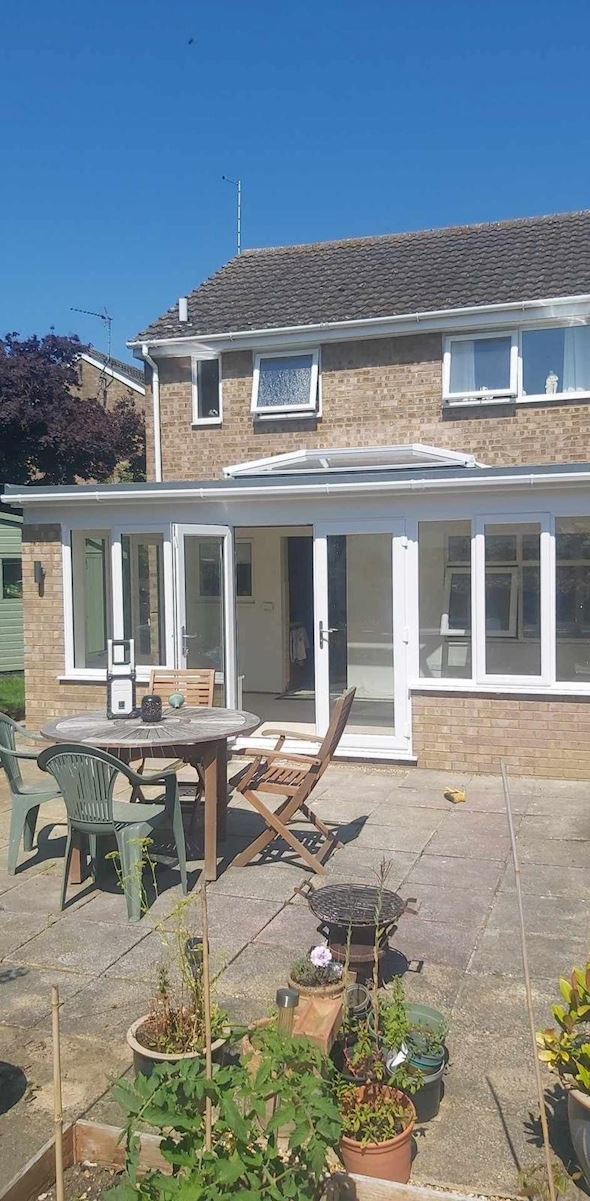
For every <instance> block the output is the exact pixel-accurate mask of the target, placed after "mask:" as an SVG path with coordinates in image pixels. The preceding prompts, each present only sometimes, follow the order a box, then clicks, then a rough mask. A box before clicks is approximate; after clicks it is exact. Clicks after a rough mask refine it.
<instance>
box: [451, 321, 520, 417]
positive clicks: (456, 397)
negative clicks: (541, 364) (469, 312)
mask: <svg viewBox="0 0 590 1201" xmlns="http://www.w3.org/2000/svg"><path fill="white" fill-rule="evenodd" d="M492 338H509V339H510V378H509V384H508V387H507V388H497V389H494V390H492V389H489V388H488V389H485V388H484V389H476V390H475V391H473V392H451V358H452V351H451V346H452V343H453V342H484V341H485V342H489V341H490V339H492ZM518 365H519V337H518V331H517V330H514V329H496V330H485V331H479V330H474V331H473V332H472V333H468V334H448V335H447V336H446V337H445V338H444V339H443V400H444V401H445V403H446V404H448V405H453V404H461V405H468V404H477V405H481V404H506V402H507V401H511V400H514V399H515V398H516V395H517V391H518V382H519V374H518Z"/></svg>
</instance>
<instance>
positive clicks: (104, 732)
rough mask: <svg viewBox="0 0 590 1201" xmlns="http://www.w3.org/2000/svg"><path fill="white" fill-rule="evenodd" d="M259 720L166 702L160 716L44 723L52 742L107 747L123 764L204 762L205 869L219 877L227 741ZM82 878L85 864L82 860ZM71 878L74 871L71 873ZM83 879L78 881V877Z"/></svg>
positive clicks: (97, 716)
mask: <svg viewBox="0 0 590 1201" xmlns="http://www.w3.org/2000/svg"><path fill="white" fill-rule="evenodd" d="M259 724H260V718H259V717H256V715H255V714H254V713H246V712H244V711H243V710H241V709H218V708H214V709H207V708H205V707H204V706H188V705H183V707H182V709H172V708H171V706H170V705H164V707H163V712H162V720H161V721H158V722H144V721H142V720H141V718H140V717H139V718H136V717H129V718H121V717H119V718H115V719H114V720H109V718H108V717H106V716H105V714H104V713H78V714H73V715H72V716H71V717H60V718H58V720H57V721H54V722H50V723H49V724H48V725H45V726H43V729H42V731H41V733H42V734H43V736H44V737H45V738H47V739H48V740H49V741H50V742H83V743H86V744H87V745H88V746H96V747H100V749H101V750H104V751H109V752H110V753H111V754H112V755H115V756H116V757H117V759H121V761H122V762H123V763H131V762H133V761H134V760H136V759H158V758H165V759H181V760H182V761H183V763H190V764H191V766H193V767H194V768H195V769H196V767H197V765H201V766H202V768H203V774H204V785H205V788H204V791H205V847H204V872H205V879H206V880H215V879H216V878H217V838H218V836H219V837H221V838H223V837H224V834H225V825H226V812H227V740H228V738H236V737H238V736H239V735H241V734H242V735H243V734H250V733H251V732H252V730H254V729H255V728H256V726H258V725H259ZM79 870H80V879H81V878H82V875H81V864H80V862H79ZM72 878H73V874H72ZM78 882H79V881H78Z"/></svg>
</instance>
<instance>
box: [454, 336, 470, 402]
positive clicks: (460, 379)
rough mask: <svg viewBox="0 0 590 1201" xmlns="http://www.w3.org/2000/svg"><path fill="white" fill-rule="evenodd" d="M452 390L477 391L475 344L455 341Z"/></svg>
mask: <svg viewBox="0 0 590 1201" xmlns="http://www.w3.org/2000/svg"><path fill="white" fill-rule="evenodd" d="M450 390H451V392H465V393H467V392H475V344H474V343H473V342H471V341H465V342H453V347H452V354H451V387H450Z"/></svg>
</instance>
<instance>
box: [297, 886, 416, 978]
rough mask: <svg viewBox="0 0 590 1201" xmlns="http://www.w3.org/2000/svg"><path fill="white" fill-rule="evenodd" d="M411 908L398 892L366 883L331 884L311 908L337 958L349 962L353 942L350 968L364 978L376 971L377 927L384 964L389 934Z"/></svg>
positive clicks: (316, 896)
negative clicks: (347, 959)
mask: <svg viewBox="0 0 590 1201" xmlns="http://www.w3.org/2000/svg"><path fill="white" fill-rule="evenodd" d="M407 905H408V902H407V901H404V900H403V899H402V897H400V896H399V894H398V893H397V892H392V891H391V890H390V889H388V888H385V889H384V888H381V889H380V888H377V887H372V886H370V885H364V884H328V885H326V887H325V888H317V889H316V890H315V891H314V892H312V893H311V894H310V896H309V907H310V909H311V911H312V913H313V914H314V915H315V917H317V918H318V920H319V921H320V923H321V932H322V934H323V935H324V936H325V937H326V938H327V940H328V946H329V948H330V950H331V952H332V955H333V957H334V959H335V960H336V962H337V963H345V962H346V955H347V946H348V941H349V939H350V947H349V966H350V969H351V971H356V972H357V973H358V974H359V975H362V976H366V975H370V974H371V972H372V970H373V960H374V954H375V935H376V931H377V928H379V939H378V953H379V961H380V962H381V961H382V958H383V956H384V954H385V952H386V950H387V940H388V938H389V935H390V933H391V931H392V930H393V929H395V927H396V925H397V922H398V920H399V918H400V917H401V915H402V913H404V912H405V910H406V908H407ZM349 932H350V933H349Z"/></svg>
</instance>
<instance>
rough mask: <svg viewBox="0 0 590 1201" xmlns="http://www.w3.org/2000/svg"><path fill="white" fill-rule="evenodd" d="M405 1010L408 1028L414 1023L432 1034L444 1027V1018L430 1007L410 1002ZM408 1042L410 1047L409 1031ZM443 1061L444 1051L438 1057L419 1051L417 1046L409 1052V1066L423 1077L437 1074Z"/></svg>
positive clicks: (444, 1057)
mask: <svg viewBox="0 0 590 1201" xmlns="http://www.w3.org/2000/svg"><path fill="white" fill-rule="evenodd" d="M406 1008H407V1014H408V1018H409V1021H410V1026H412V1025H413V1024H414V1023H415V1024H416V1025H420V1026H423V1027H425V1029H426V1030H431V1031H432V1032H433V1033H436V1032H437V1031H438V1030H440V1028H441V1026H446V1018H445V1017H444V1016H443V1014H442V1013H439V1011H438V1009H433V1008H432V1006H430V1005H421V1004H418V1003H413V1002H410V1003H409V1004H408V1005H407V1007H406ZM408 1041H409V1042H410V1045H411V1031H410V1039H409V1040H408ZM445 1059H446V1053H445V1050H444V1049H443V1050H442V1051H441V1052H440V1053H439V1054H438V1055H433V1054H429V1053H428V1052H425V1051H421V1050H420V1047H419V1046H418V1047H415V1048H414V1047H411V1050H410V1057H409V1062H410V1064H411V1066H412V1067H414V1068H419V1069H420V1071H421V1072H424V1074H425V1075H432V1074H433V1073H434V1072H437V1071H438V1070H439V1068H442V1067H443V1066H444V1063H445Z"/></svg>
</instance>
